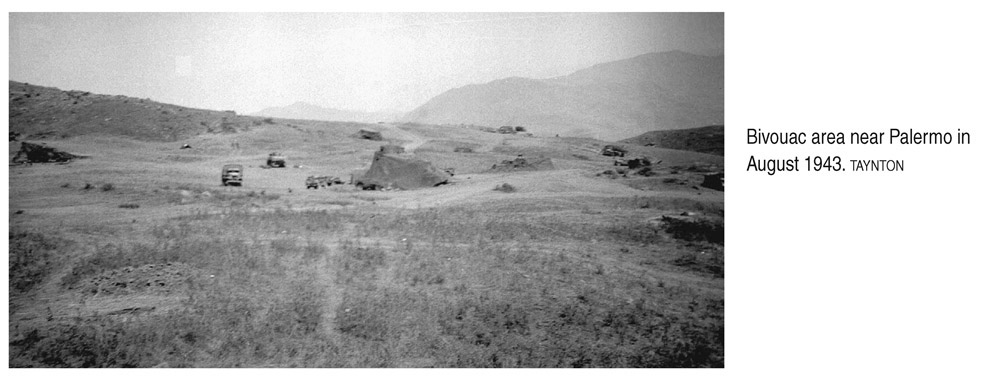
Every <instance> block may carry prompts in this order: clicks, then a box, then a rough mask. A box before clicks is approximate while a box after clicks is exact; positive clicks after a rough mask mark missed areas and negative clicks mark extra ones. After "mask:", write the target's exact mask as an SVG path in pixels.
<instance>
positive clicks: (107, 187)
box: [86, 183, 116, 192]
mask: <svg viewBox="0 0 986 384" xmlns="http://www.w3.org/2000/svg"><path fill="white" fill-rule="evenodd" d="M86 185H88V184H86ZM114 189H116V187H114V186H113V184H112V183H106V184H103V187H102V190H103V192H109V191H112V190H114Z"/></svg>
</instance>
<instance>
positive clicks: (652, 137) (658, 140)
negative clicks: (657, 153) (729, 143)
mask: <svg viewBox="0 0 986 384" xmlns="http://www.w3.org/2000/svg"><path fill="white" fill-rule="evenodd" d="M620 142H622V143H628V144H636V145H646V146H654V147H660V148H671V149H680V150H683V151H692V152H702V153H711V154H713V155H719V156H723V154H724V153H725V147H726V130H725V127H723V126H722V125H710V126H707V127H700V128H689V129H675V130H670V131H650V132H647V133H644V134H642V135H640V136H634V137H631V138H629V139H624V140H620Z"/></svg>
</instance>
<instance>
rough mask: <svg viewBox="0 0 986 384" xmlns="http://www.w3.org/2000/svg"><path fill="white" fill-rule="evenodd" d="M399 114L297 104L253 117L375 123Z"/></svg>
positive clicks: (392, 118) (259, 112)
mask: <svg viewBox="0 0 986 384" xmlns="http://www.w3.org/2000/svg"><path fill="white" fill-rule="evenodd" d="M402 114H403V113H401V112H396V111H395V112H363V111H350V110H344V109H335V108H326V107H320V106H317V105H313V104H308V103H303V102H297V103H294V104H291V105H288V106H284V107H269V108H264V109H263V110H260V111H258V112H254V113H251V114H250V115H253V116H265V117H277V118H282V119H300V120H321V121H353V122H359V123H375V122H378V121H393V120H395V119H397V118H398V117H400V116H401V115H402Z"/></svg>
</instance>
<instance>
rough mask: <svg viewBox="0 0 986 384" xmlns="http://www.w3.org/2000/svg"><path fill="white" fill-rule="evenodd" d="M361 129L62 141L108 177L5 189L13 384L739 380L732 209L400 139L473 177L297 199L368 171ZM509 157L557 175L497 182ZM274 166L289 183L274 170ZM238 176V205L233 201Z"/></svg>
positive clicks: (500, 144)
mask: <svg viewBox="0 0 986 384" xmlns="http://www.w3.org/2000/svg"><path fill="white" fill-rule="evenodd" d="M357 128H358V126H355V125H350V124H345V123H338V124H337V123H321V122H304V121H291V122H290V123H285V122H278V121H274V122H271V123H270V124H267V125H263V126H257V127H255V128H253V129H251V130H250V131H248V132H239V133H235V134H234V133H227V134H218V133H217V134H204V135H200V136H196V137H194V138H190V139H189V140H188V141H189V142H190V143H191V145H192V147H193V149H192V150H181V149H178V148H177V146H176V145H175V143H173V142H145V141H140V140H134V139H125V138H119V137H111V136H81V137H69V138H64V139H52V140H49V141H48V144H49V145H52V146H55V147H57V148H59V149H63V150H68V151H70V152H73V153H83V154H87V155H90V158H88V159H83V160H79V161H76V162H73V163H70V164H67V165H48V164H38V165H33V166H19V167H11V168H10V180H9V182H10V187H11V191H10V202H9V203H10V204H9V205H10V219H9V220H10V223H11V225H10V233H9V242H10V255H9V256H10V263H9V275H10V284H9V288H10V297H9V300H10V301H9V303H10V304H9V313H10V323H9V325H8V326H9V329H8V333H9V337H10V344H9V347H8V348H9V353H10V354H9V355H10V360H9V365H10V366H12V367H722V366H723V365H724V355H723V340H724V332H725V331H724V326H723V324H724V322H723V317H724V292H723V287H724V285H723V279H724V252H723V249H724V247H723V244H722V239H723V236H722V233H723V227H722V217H723V213H724V206H723V199H722V196H723V195H722V192H719V191H712V190H708V189H700V188H698V187H696V186H694V183H692V184H688V183H686V182H685V181H682V182H681V183H659V184H657V185H656V186H652V187H648V188H634V187H633V186H632V185H633V184H634V182H635V181H639V180H644V179H645V178H643V177H636V176H634V177H629V178H626V179H609V178H604V177H598V176H596V174H597V173H598V172H599V171H600V170H603V169H607V168H610V167H611V162H612V160H611V159H609V158H605V157H602V156H599V155H598V154H595V153H592V150H593V148H594V147H596V146H601V145H600V144H601V143H602V142H597V141H593V140H576V141H573V140H572V139H566V138H536V137H534V138H525V137H504V136H503V135H495V134H489V133H485V132H480V131H478V130H476V131H457V132H455V133H448V134H447V133H445V132H444V131H442V129H441V128H439V127H428V126H412V127H404V128H401V127H399V126H390V125H386V126H382V127H381V129H382V130H383V132H384V135H385V137H388V138H390V140H391V141H392V142H394V143H397V144H401V143H405V144H408V143H410V144H409V145H412V146H414V147H417V148H418V152H419V155H420V156H421V157H429V156H431V157H433V158H435V159H437V160H442V161H447V162H448V163H450V164H465V167H464V168H465V170H466V171H465V172H461V171H460V172H458V173H457V174H456V176H455V177H454V178H453V181H452V184H451V185H447V186H442V187H438V188H431V189H424V190H417V191H392V192H378V191H357V190H356V189H355V188H353V187H351V186H347V185H343V186H334V187H332V188H326V189H320V190H306V189H303V180H304V177H305V175H307V174H328V175H336V176H345V175H346V172H349V171H351V170H353V169H358V168H360V167H363V168H365V167H366V166H368V165H369V163H368V159H369V157H370V155H371V154H372V151H373V150H375V149H376V147H378V146H379V145H380V142H367V141H365V140H358V139H355V138H352V136H351V134H352V133H354V132H355V130H356V129H357ZM441 140H445V141H441ZM234 141H235V142H236V143H237V145H236V146H235V147H234V146H231V145H230V144H229V143H230V142H234ZM15 144H16V143H12V144H11V147H10V152H11V153H10V156H11V157H12V156H13V152H15V151H16V148H17V146H16V145H15ZM462 145H467V146H470V147H471V148H474V149H475V150H476V151H475V152H472V153H456V152H454V151H452V149H454V147H455V146H462ZM273 146H277V148H272V147H273ZM511 148H515V149H517V151H523V152H526V153H528V154H530V155H528V156H533V154H537V155H541V156H546V157H550V158H552V160H553V161H555V163H556V165H558V168H559V169H557V170H553V171H541V172H516V173H487V172H484V170H485V168H486V167H487V166H486V165H485V164H490V165H491V164H493V163H495V162H498V161H499V160H501V159H506V158H510V156H512V152H511ZM271 150H280V151H283V152H286V153H287V155H288V162H289V167H288V168H285V169H277V170H274V169H262V168H260V167H259V165H260V164H262V162H263V159H264V157H265V155H266V153H267V152H269V151H271ZM636 150H639V151H651V152H648V154H649V156H653V157H661V156H663V158H665V159H667V160H666V162H665V163H666V164H665V165H667V166H666V167H664V166H662V168H660V169H659V172H660V176H657V178H658V179H659V178H661V177H678V178H679V179H680V180H686V181H687V180H688V179H689V175H692V174H690V173H688V172H687V171H685V170H686V169H687V166H689V165H692V164H696V163H701V164H706V163H713V164H716V165H717V166H720V167H721V157H719V158H717V157H714V156H710V155H705V154H697V153H696V154H689V153H688V152H683V151H673V150H661V149H654V148H650V147H648V148H643V147H641V148H636ZM573 153H575V154H580V155H581V156H582V157H581V158H578V157H573V156H572V154H573ZM457 156H458V157H457ZM443 159H444V160H443ZM230 162H239V163H243V164H246V165H247V169H246V174H245V175H246V176H245V178H246V182H245V185H244V187H221V186H219V185H218V184H219V183H218V181H219V180H218V169H219V167H220V166H221V164H224V163H230ZM296 165H298V166H299V167H296ZM672 166H673V167H677V168H674V169H672V168H671V167H672ZM679 169H681V170H682V171H680V172H679ZM692 177H693V178H694V177H695V176H694V175H692ZM505 185H509V186H510V188H505V187H504V186H505ZM664 216H673V217H678V218H684V219H681V220H675V221H666V220H663V219H662V217H664Z"/></svg>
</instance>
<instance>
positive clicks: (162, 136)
mask: <svg viewBox="0 0 986 384" xmlns="http://www.w3.org/2000/svg"><path fill="white" fill-rule="evenodd" d="M8 89H9V93H10V102H9V104H8V105H9V108H10V120H9V123H10V132H11V133H17V134H21V135H23V136H24V137H25V138H27V139H36V138H52V137H61V138H66V137H75V136H80V135H90V134H100V135H115V136H123V137H130V138H135V139H142V140H153V141H175V140H182V139H187V138H189V137H192V136H195V135H199V134H202V133H206V132H212V133H219V132H227V133H233V132H238V131H244V130H249V129H250V128H251V127H254V126H258V125H262V124H266V123H270V122H271V121H270V119H266V120H265V119H261V118H256V117H247V116H237V115H236V112H234V111H211V110H206V109H196V108H188V107H182V106H178V105H173V104H165V103H159V102H156V101H152V100H149V99H139V98H133V97H126V96H117V95H99V94H94V93H90V92H85V91H63V90H60V89H58V88H51V87H42V86H37V85H31V84H26V83H19V82H16V81H10V82H9V88H8Z"/></svg>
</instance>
